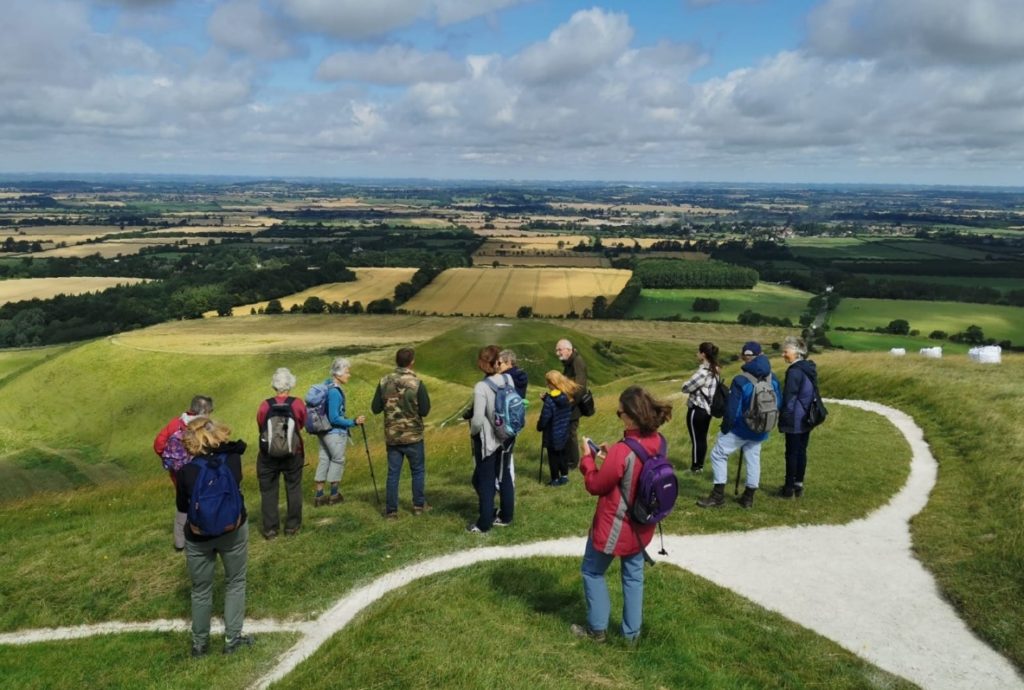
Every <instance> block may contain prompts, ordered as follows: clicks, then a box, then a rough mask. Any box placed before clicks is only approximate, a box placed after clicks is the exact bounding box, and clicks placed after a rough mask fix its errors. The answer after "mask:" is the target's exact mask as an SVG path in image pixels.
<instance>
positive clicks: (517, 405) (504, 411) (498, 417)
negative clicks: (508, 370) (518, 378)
mask: <svg viewBox="0 0 1024 690" xmlns="http://www.w3.org/2000/svg"><path fill="white" fill-rule="evenodd" d="M504 378H505V385H504V386H502V387H501V388H499V387H498V385H497V384H495V383H494V382H493V381H491V380H490V379H489V378H486V379H484V382H485V383H486V384H487V385H488V386H490V388H491V390H492V391H494V435H495V436H497V437H498V440H499V441H507V440H508V439H510V438H514V437H515V436H516V434H518V433H519V432H520V431H522V430H523V427H524V426H525V425H526V403H525V402H524V401H523V398H522V396H520V395H519V393H518V392H516V387H515V384H514V383H512V377H511V376H509V375H508V374H505V375H504Z"/></svg>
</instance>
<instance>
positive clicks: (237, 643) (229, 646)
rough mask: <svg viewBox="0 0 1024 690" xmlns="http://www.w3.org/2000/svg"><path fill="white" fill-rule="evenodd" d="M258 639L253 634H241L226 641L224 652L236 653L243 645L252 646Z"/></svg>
mask: <svg viewBox="0 0 1024 690" xmlns="http://www.w3.org/2000/svg"><path fill="white" fill-rule="evenodd" d="M255 642H256V640H255V639H253V637H252V635H239V636H238V637H236V638H235V639H233V640H231V641H229V642H225V643H224V653H225V654H234V653H235V652H237V651H238V650H239V648H241V647H252V645H253V643H255Z"/></svg>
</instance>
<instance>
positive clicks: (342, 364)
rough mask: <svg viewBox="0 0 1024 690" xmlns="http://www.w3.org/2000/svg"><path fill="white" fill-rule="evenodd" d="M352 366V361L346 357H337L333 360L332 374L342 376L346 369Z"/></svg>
mask: <svg viewBox="0 0 1024 690" xmlns="http://www.w3.org/2000/svg"><path fill="white" fill-rule="evenodd" d="M351 368H352V362H350V361H348V360H347V359H346V358H344V357H336V358H335V360H334V361H333V362H331V376H341V375H342V374H344V373H345V372H346V371H348V370H349V369H351Z"/></svg>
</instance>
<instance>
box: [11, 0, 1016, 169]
mask: <svg viewBox="0 0 1024 690" xmlns="http://www.w3.org/2000/svg"><path fill="white" fill-rule="evenodd" d="M4 9H5V13H4V19H5V22H6V24H5V28H6V29H7V31H6V32H5V35H4V38H5V40H4V41H3V42H0V151H3V156H2V160H0V171H2V172H4V173H8V174H9V173H12V172H13V173H15V174H35V173H46V172H47V171H54V170H56V171H66V170H77V171H86V170H97V171H98V172H100V173H116V172H119V171H124V170H129V171H131V170H136V171H137V170H145V171H151V172H146V173H135V174H162V175H193V174H198V175H205V174H209V175H218V176H221V175H225V176H228V175H238V176H243V177H247V178H248V177H257V178H273V179H288V178H293V177H295V178H306V177H310V178H315V179H388V178H393V177H396V175H395V171H401V175H400V176H397V177H399V179H427V180H502V181H505V180H520V181H521V180H530V181H546V180H562V181H595V182H596V181H602V180H608V179H611V180H623V181H630V182H635V183H637V184H647V183H670V184H671V183H676V182H678V181H686V180H712V181H721V182H716V183H715V184H796V185H807V184H818V183H824V184H835V185H851V184H856V185H899V186H904V185H909V186H911V187H930V186H943V187H952V188H965V187H968V188H974V187H979V188H980V187H985V188H988V187H995V188H1006V187H1009V188H1013V187H1016V186H1017V185H1019V184H1020V181H1021V180H1024V119H1022V118H1021V117H1020V113H1021V112H1022V111H1024V89H1022V88H1021V85H1022V80H1021V75H1022V74H1024V41H1021V39H1020V36H1021V35H1024V3H1022V2H1021V1H1020V0H972V1H971V2H963V0H871V1H870V2H868V1H860V0H789V1H788V2H785V3H782V2H777V1H776V2H769V1H767V0H672V1H671V2H659V3H637V2H629V0H585V1H584V0H378V2H375V3H366V2H365V1H364V0H332V1H331V2H324V1H323V0H208V1H207V2H186V1H185V0H81V1H80V2H73V1H72V0H7V2H6V3H5V5H4ZM75 174H76V175H77V174H83V173H75ZM130 174H131V173H130ZM742 180H746V182H733V181H742Z"/></svg>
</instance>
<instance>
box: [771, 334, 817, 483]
mask: <svg viewBox="0 0 1024 690" xmlns="http://www.w3.org/2000/svg"><path fill="white" fill-rule="evenodd" d="M806 356H807V346H806V345H805V344H804V341H803V340H801V339H800V338H796V337H793V336H790V337H788V338H786V339H785V340H784V341H783V343H782V358H783V359H784V360H786V363H787V364H789V368H788V369H786V385H785V387H784V388H783V391H782V410H780V412H779V431H781V432H782V433H783V434H785V435H786V483H785V484H784V485H783V486H782V488H781V489H779V494H778V495H779V496H780V497H782V498H793V497H800V496H803V493H804V470H806V469H807V443H808V441H810V438H811V429H810V427H808V426H807V410H808V409H810V407H811V403H812V402H813V400H814V389H815V387H816V386H817V385H818V368H817V367H816V366H815V365H814V362H812V361H810V360H808V359H804V358H805V357H806Z"/></svg>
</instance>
